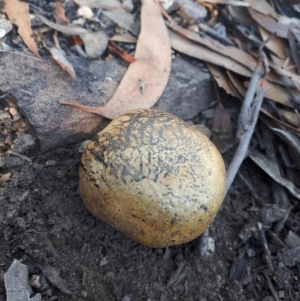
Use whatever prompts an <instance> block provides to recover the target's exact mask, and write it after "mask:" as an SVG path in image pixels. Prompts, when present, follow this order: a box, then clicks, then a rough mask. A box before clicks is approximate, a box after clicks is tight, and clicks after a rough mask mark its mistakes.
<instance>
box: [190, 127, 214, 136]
mask: <svg viewBox="0 0 300 301" xmlns="http://www.w3.org/2000/svg"><path fill="white" fill-rule="evenodd" d="M194 127H195V128H196V129H197V130H199V131H200V132H201V133H202V134H204V135H205V136H206V137H207V138H210V137H211V130H210V129H209V128H207V127H206V126H205V125H204V124H195V125H194Z"/></svg>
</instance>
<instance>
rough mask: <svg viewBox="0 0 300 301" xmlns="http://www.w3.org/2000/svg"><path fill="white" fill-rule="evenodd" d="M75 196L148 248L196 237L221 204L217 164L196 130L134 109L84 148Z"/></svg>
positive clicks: (222, 189)
mask: <svg viewBox="0 0 300 301" xmlns="http://www.w3.org/2000/svg"><path fill="white" fill-rule="evenodd" d="M79 176H80V183H79V185H80V186H79V188H80V194H81V197H82V199H83V201H84V203H85V205H86V206H87V208H88V209H89V211H90V212H91V213H93V214H94V215H95V216H96V217H98V218H100V219H101V220H103V221H105V222H106V223H108V224H110V225H111V226H113V227H115V228H116V229H118V230H120V231H121V232H123V233H124V234H126V235H127V236H129V237H130V238H132V239H134V240H135V241H137V242H139V243H142V244H144V245H147V246H149V247H154V248H164V247H167V246H171V245H177V244H182V243H185V242H188V241H190V240H192V239H194V238H196V237H197V236H199V235H200V234H202V233H203V232H204V231H205V229H206V228H207V227H208V225H209V224H210V222H211V221H212V220H213V218H214V216H215V215H216V213H217V211H218V209H219V208H220V206H221V203H222V200H223V198H224V193H225V179H226V171H225V166H224V162H223V159H222V157H221V155H220V153H219V151H218V150H217V148H216V147H215V146H214V145H213V144H212V142H211V141H210V140H209V139H208V138H206V137H205V136H204V135H203V134H202V133H201V132H199V131H198V130H196V129H194V128H192V127H191V126H189V125H188V124H186V123H185V122H184V121H182V120H180V119H178V118H176V117H175V116H173V115H170V114H167V113H163V112H160V111H157V110H151V109H149V110H135V111H131V112H129V113H126V114H124V115H122V116H120V117H118V118H116V119H114V120H113V121H112V122H111V123H110V124H109V125H108V126H107V127H106V128H105V129H104V130H103V131H101V132H100V133H98V134H97V135H96V136H95V137H94V138H93V139H92V140H91V141H90V143H89V144H88V146H87V148H86V150H85V152H84V154H83V156H82V159H81V164H80V171H79Z"/></svg>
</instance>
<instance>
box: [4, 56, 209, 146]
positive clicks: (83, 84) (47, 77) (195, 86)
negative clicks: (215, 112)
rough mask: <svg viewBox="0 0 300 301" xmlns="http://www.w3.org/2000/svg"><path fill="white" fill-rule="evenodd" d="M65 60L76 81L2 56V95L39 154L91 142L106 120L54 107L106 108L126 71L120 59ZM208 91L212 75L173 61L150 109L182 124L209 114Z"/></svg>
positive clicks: (47, 62)
mask: <svg viewBox="0 0 300 301" xmlns="http://www.w3.org/2000/svg"><path fill="white" fill-rule="evenodd" d="M68 60H69V61H70V63H71V64H72V65H73V67H74V69H75V71H76V75H77V80H73V79H72V78H71V77H70V76H69V75H68V74H67V73H66V72H64V71H63V70H61V68H60V67H59V66H58V65H57V64H56V63H55V62H53V60H51V59H50V58H44V59H43V61H42V62H41V61H37V60H36V59H35V58H31V57H29V56H22V55H18V54H15V53H4V54H2V55H1V56H0V72H1V74H2V76H1V77H0V86H1V89H3V90H9V91H11V95H12V96H14V97H15V102H16V105H17V106H18V108H19V110H20V111H21V113H22V114H23V115H24V116H25V117H26V118H27V119H28V122H29V124H30V126H31V133H32V134H33V136H35V137H37V138H38V141H39V143H40V146H41V149H42V150H48V149H51V148H55V147H59V146H65V145H66V144H70V143H77V142H80V141H83V140H86V139H90V138H91V137H93V136H94V135H95V134H96V133H97V132H98V131H99V130H101V129H102V128H104V127H105V126H106V125H107V124H108V122H109V121H108V120H106V119H103V118H102V117H101V116H98V115H96V114H90V113H85V112H82V111H79V110H76V109H74V108H71V107H68V106H61V105H59V104H58V101H68V102H75V103H78V104H82V105H87V106H104V105H105V104H106V103H107V101H108V100H109V99H110V98H111V97H112V95H113V94H114V92H115V91H116V89H117V87H118V85H119V83H120V81H121V79H122V77H123V76H124V74H125V72H126V69H127V64H126V63H124V62H122V61H121V60H119V59H114V60H111V61H89V60H87V59H84V58H77V57H69V58H68ZM212 90H213V89H212V85H211V80H210V75H209V74H208V73H207V72H205V68H204V67H203V65H201V64H199V63H192V62H191V61H190V60H187V59H184V58H182V57H177V58H176V59H174V60H173V62H172V70H171V76H170V79H169V83H168V85H167V87H166V89H165V91H164V93H163V95H162V96H161V98H160V99H159V101H158V103H157V104H156V105H155V106H154V107H155V108H157V109H159V110H162V111H167V112H169V113H172V114H174V115H176V116H178V117H179V118H182V119H191V118H193V117H194V116H196V115H197V114H198V113H199V112H200V111H202V110H206V109H208V107H209V103H210V102H211V101H212V100H213V99H214V94H213V92H212ZM11 98H13V97H11Z"/></svg>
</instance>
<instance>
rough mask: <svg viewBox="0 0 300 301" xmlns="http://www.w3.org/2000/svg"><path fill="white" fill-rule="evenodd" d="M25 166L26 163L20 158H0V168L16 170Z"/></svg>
mask: <svg viewBox="0 0 300 301" xmlns="http://www.w3.org/2000/svg"><path fill="white" fill-rule="evenodd" d="M23 164H24V161H23V160H21V159H20V158H16V157H10V156H3V157H1V156H0V167H8V168H14V167H19V166H22V165H23Z"/></svg>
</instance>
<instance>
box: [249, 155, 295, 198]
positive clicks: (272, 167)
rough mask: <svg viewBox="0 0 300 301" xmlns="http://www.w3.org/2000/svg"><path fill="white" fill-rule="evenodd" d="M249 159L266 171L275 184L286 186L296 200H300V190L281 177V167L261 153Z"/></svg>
mask: <svg viewBox="0 0 300 301" xmlns="http://www.w3.org/2000/svg"><path fill="white" fill-rule="evenodd" d="M249 157H250V158H251V159H252V160H253V161H254V162H255V163H256V164H257V165H258V166H259V167H260V168H261V169H262V170H263V171H265V172H266V173H267V174H268V175H269V176H270V177H271V178H272V179H273V180H274V181H275V182H277V183H278V184H280V185H282V186H284V187H285V188H286V189H287V190H288V191H289V192H290V193H291V194H292V195H293V196H294V197H295V198H297V199H298V200H300V189H299V188H297V187H295V186H294V184H293V183H291V182H290V181H288V180H286V179H284V178H283V177H282V176H281V173H280V170H279V167H278V166H277V165H276V164H274V162H273V161H271V160H270V159H268V158H267V157H266V156H264V155H263V154H261V153H258V152H254V153H252V154H251V155H249Z"/></svg>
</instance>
